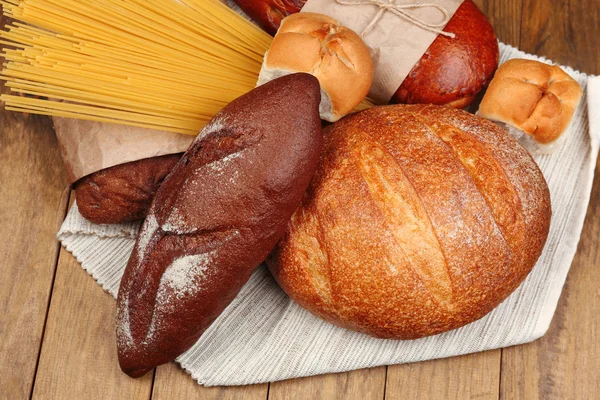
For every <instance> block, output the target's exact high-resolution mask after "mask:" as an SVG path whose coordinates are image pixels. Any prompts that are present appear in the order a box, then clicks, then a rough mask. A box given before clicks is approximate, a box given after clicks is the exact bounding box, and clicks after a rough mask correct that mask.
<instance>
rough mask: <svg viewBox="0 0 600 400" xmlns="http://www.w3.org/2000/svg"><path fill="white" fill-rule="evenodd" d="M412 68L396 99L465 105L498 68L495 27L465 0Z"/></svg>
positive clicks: (471, 2)
mask: <svg viewBox="0 0 600 400" xmlns="http://www.w3.org/2000/svg"><path fill="white" fill-rule="evenodd" d="M444 31H446V32H452V33H454V34H455V35H456V37H455V38H449V37H446V36H442V35H439V36H438V37H437V38H436V39H435V41H434V42H433V43H432V44H431V46H429V48H428V49H427V51H426V52H425V54H424V55H423V57H421V59H420V60H419V62H418V63H417V64H416V65H415V66H414V67H413V69H412V70H411V71H410V73H409V74H408V76H407V77H406V79H405V80H404V82H403V83H402V85H400V88H399V89H398V91H396V93H395V94H394V96H393V97H392V100H391V102H392V103H406V104H440V105H448V106H451V107H455V108H464V107H466V106H468V105H469V104H471V103H472V102H473V100H475V97H476V96H477V94H478V93H479V92H481V90H482V89H483V88H484V87H486V86H487V85H488V84H489V83H490V81H491V80H492V77H493V76H494V72H495V71H496V68H498V58H499V50H498V40H497V38H496V34H495V33H494V28H492V25H491V24H490V22H489V21H488V19H487V18H486V16H485V15H483V13H482V12H481V11H480V10H479V8H477V6H476V5H475V3H473V1H472V0H465V2H463V3H462V4H461V5H460V7H459V8H458V9H457V10H456V13H455V14H454V16H452V18H451V19H450V22H448V24H447V25H446V28H445V29H444Z"/></svg>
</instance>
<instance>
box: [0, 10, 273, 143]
mask: <svg viewBox="0 0 600 400" xmlns="http://www.w3.org/2000/svg"><path fill="white" fill-rule="evenodd" d="M0 3H1V4H2V6H3V12H4V15H5V16H7V17H9V18H11V19H12V20H13V21H14V22H13V23H12V24H10V25H9V26H7V30H5V31H2V32H1V33H0V38H1V40H0V42H1V43H2V44H4V45H8V46H10V47H9V48H5V49H4V52H3V56H4V57H5V63H4V68H3V70H2V79H3V80H5V81H6V86H8V87H9V88H10V90H11V92H12V93H11V94H6V95H2V96H1V100H2V101H3V102H4V103H5V106H6V109H7V110H13V111H23V112H29V113H36V114H44V115H53V116H62V117H69V118H77V119H86V120H92V121H101V122H114V123H119V124H126V125H133V126H141V127H147V128H153V129H160V130H165V131H171V132H179V133H188V134H194V135H195V134H196V133H197V132H198V131H199V130H200V129H201V128H202V126H203V125H204V124H205V123H206V122H207V121H208V120H209V119H210V118H211V117H212V116H213V115H214V114H216V113H217V112H218V111H219V110H220V109H221V108H223V107H224V106H225V105H226V104H227V103H229V102H230V101H231V100H233V99H235V98H237V97H239V96H240V95H242V94H244V93H246V92H248V91H250V90H251V89H252V88H254V87H255V85H256V79H257V76H258V73H259V71H260V68H261V63H262V58H263V54H264V53H265V51H266V50H267V49H268V48H269V46H270V44H271V37H270V36H269V35H268V34H267V33H265V32H263V31H262V30H260V29H259V28H258V27H256V26H255V25H253V24H252V23H250V22H249V21H247V20H245V19H244V18H242V17H241V16H239V15H238V14H236V13H235V12H234V11H232V10H231V9H229V8H228V7H227V6H226V5H224V4H222V3H220V2H219V1H218V0H177V1H176V0H101V1H98V0H6V1H1V2H0ZM57 100H59V101H57Z"/></svg>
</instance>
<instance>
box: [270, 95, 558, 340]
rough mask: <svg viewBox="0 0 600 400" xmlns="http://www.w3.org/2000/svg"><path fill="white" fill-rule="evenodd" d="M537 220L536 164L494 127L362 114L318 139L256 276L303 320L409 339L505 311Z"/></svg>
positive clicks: (541, 200) (545, 214) (457, 114)
mask: <svg viewBox="0 0 600 400" xmlns="http://www.w3.org/2000/svg"><path fill="white" fill-rule="evenodd" d="M550 215H551V209H550V196H549V192H548V188H547V185H546V183H545V180H544V178H543V176H542V174H541V172H540V171H539V169H538V167H537V165H536V164H535V162H534V161H533V160H532V158H531V157H530V156H529V154H528V153H527V151H525V149H523V148H522V147H521V146H519V145H518V143H517V142H516V141H515V140H514V139H513V138H511V137H510V136H508V135H507V134H506V132H504V131H503V130H502V129H501V128H499V127H498V126H497V125H495V124H493V123H491V122H489V121H485V120H483V119H481V118H478V117H475V116H473V115H470V114H468V113H466V112H463V111H459V110H454V109H451V108H447V107H438V106H424V105H415V106H402V105H397V106H386V107H375V108H372V109H369V110H366V111H363V112H360V113H358V114H353V115H351V116H349V117H347V118H345V119H343V120H341V121H340V122H338V123H336V124H334V125H331V126H330V127H329V128H327V130H326V133H325V150H324V153H323V155H322V157H321V162H320V166H319V168H318V170H317V173H316V175H315V177H314V179H313V182H312V183H311V186H310V187H309V190H308V192H307V194H306V197H305V199H304V201H303V205H302V206H301V207H300V208H299V209H298V210H297V212H296V213H295V214H294V216H293V217H292V220H291V221H290V223H289V225H288V230H287V233H286V234H285V236H284V237H283V239H282V240H281V241H280V242H279V244H278V246H277V247H276V249H275V251H274V252H273V253H272V255H271V257H270V259H269V267H270V268H271V271H272V272H273V274H274V276H275V278H276V279H277V281H278V282H279V284H280V285H281V287H282V288H283V289H284V290H285V291H286V292H287V293H288V294H289V295H290V297H292V299H294V300H295V301H296V302H298V303H299V304H300V305H301V306H303V307H304V308H306V309H308V310H309V311H311V312H313V313H314V314H316V315H318V316H320V317H322V318H324V319H326V320H328V321H330V322H332V323H335V324H337V325H340V326H342V327H346V328H349V329H353V330H357V331H360V332H364V333H367V334H370V335H373V336H376V337H384V338H394V339H413V338H418V337H423V336H428V335H434V334H438V333H441V332H444V331H447V330H450V329H455V328H458V327H460V326H463V325H465V324H467V323H470V322H472V321H475V320H477V319H479V318H481V317H483V316H484V315H485V314H487V313H488V312H490V311H491V310H492V309H493V308H494V307H496V306H497V305H498V304H499V303H500V302H501V301H502V300H504V299H505V298H506V297H507V296H508V295H509V294H510V293H511V292H512V291H513V290H515V289H516V288H517V286H518V285H519V284H520V283H521V282H522V281H523V280H524V279H525V277H526V276H527V274H528V273H529V271H530V270H531V268H532V267H533V265H534V264H535V262H536V260H537V259H538V257H539V255H540V253H541V251H542V248H543V246H544V243H545V240H546V237H547V235H548V229H549V225H550Z"/></svg>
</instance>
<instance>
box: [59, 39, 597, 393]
mask: <svg viewBox="0 0 600 400" xmlns="http://www.w3.org/2000/svg"><path fill="white" fill-rule="evenodd" d="M510 58H533V59H539V58H538V57H535V56H531V55H527V54H525V53H523V52H521V51H519V50H517V49H515V48H512V47H509V46H506V45H503V44H501V61H502V62H503V61H506V60H508V59H510ZM542 61H546V60H542ZM564 69H565V71H567V72H568V73H569V74H571V75H572V76H573V77H574V78H575V79H577V81H579V83H580V84H581V85H582V87H583V88H584V90H586V92H587V95H588V96H587V97H586V96H584V99H583V100H582V102H581V105H580V106H579V109H578V110H577V112H576V114H575V117H574V123H573V125H572V126H571V128H570V132H568V133H567V134H566V135H567V140H566V141H565V142H564V144H563V145H562V146H561V147H560V149H559V150H558V151H557V152H556V153H554V154H553V155H551V156H536V161H537V162H538V164H539V166H540V168H541V169H542V171H543V172H544V175H545V177H546V179H547V181H548V185H549V187H550V193H551V196H552V206H553V210H554V214H553V219H552V225H551V229H550V236H549V238H548V242H547V244H546V247H545V250H544V252H543V254H542V256H541V258H540V259H539V261H538V263H537V265H536V266H535V268H534V270H533V272H532V273H531V274H530V275H529V277H528V278H527V280H526V281H525V282H524V283H523V284H522V285H521V287H519V288H518V290H517V291H516V292H515V293H513V294H512V295H511V296H510V297H509V298H508V299H507V300H506V301H504V302H503V303H502V304H501V305H500V306H498V307H497V308H496V309H495V310H494V311H492V312H491V313H490V314H488V315H487V316H486V317H484V318H483V319H481V320H479V321H477V322H474V323H472V324H470V325H467V326H465V327H463V328H461V329H458V330H455V331H451V332H447V333H445V334H442V335H438V336H433V337H429V338H424V339H419V340H414V341H393V340H381V339H374V338H371V337H369V336H366V335H363V334H360V333H355V332H351V331H348V330H345V329H342V328H338V327H336V326H333V325H331V324H329V323H327V322H324V321H322V320H320V319H318V318H316V317H314V316H313V315H311V314H310V313H308V312H307V311H305V310H303V309H302V308H300V307H299V306H298V305H296V304H295V303H293V302H292V301H291V300H290V299H289V298H288V297H287V296H286V294H285V293H284V292H283V291H282V290H281V289H280V288H279V287H278V286H277V284H276V283H275V281H274V280H273V278H272V277H271V276H270V274H269V272H268V270H267V269H266V268H265V267H264V266H261V267H260V268H259V269H258V270H257V271H256V272H255V273H254V275H253V276H252V278H251V279H250V281H249V282H248V284H247V285H246V286H245V287H244V288H243V289H242V291H241V292H240V294H239V295H238V297H237V298H236V299H235V300H234V301H233V303H232V304H231V305H230V306H229V307H228V308H227V309H226V310H225V312H224V313H223V314H222V315H221V316H220V317H219V319H217V321H216V322H215V323H214V324H213V325H212V326H211V327H210V328H209V329H208V330H207V331H206V333H205V334H204V335H203V336H202V337H201V338H200V340H198V342H197V343H196V344H195V345H194V346H193V347H192V348H191V349H190V350H189V351H187V352H186V353H185V354H183V355H181V356H180V357H179V358H178V359H177V362H178V363H179V364H180V365H181V366H182V367H183V368H184V369H185V370H186V371H187V372H188V373H190V375H191V376H192V378H193V379H195V380H197V381H198V383H200V384H203V385H207V386H214V385H244V384H250V383H261V382H272V381H277V380H282V379H288V378H296V377H302V376H309V375H317V374H325V373H330V372H341V371H348V370H353V369H359V368H367V367H375V366H379V365H390V364H401V363H409V362H415V361H422V360H430V359H435V358H442V357H450V356H456V355H460V354H467V353H473V352H478V351H484V350H489V349H496V348H501V347H506V346H512V345H516V344H521V343H526V342H531V341H533V340H535V339H537V338H539V337H541V336H542V335H544V333H545V332H546V330H547V329H548V326H549V325H550V321H551V319H552V316H553V314H554V311H555V309H556V304H557V302H558V298H559V296H560V293H561V290H562V287H563V284H564V282H565V279H566V276H567V272H568V271H569V267H570V265H571V261H572V260H573V256H574V255H575V251H576V248H577V242H578V241H579V236H580V234H581V229H582V227H583V221H584V217H585V215H586V210H587V205H588V202H589V198H590V192H591V187H592V180H593V175H594V167H595V165H596V157H597V154H598V143H599V140H600V81H598V80H597V79H596V78H591V77H588V76H586V75H585V74H582V73H579V72H576V71H573V70H572V69H571V68H568V67H565V68H564ZM588 106H589V111H588ZM137 231H138V224H124V225H116V226H109V225H94V224H91V223H89V222H88V221H86V220H85V219H83V218H82V217H81V215H80V214H79V212H78V211H77V206H76V205H74V206H73V207H72V208H71V210H70V211H69V213H68V215H67V218H66V219H65V221H64V223H63V225H62V227H61V229H60V232H59V233H58V238H59V239H60V241H61V242H62V244H63V246H65V247H66V249H67V250H68V251H70V252H71V253H73V255H74V256H75V257H76V258H77V260H78V261H79V262H80V263H81V265H82V267H83V268H84V269H85V270H86V271H87V272H88V273H89V274H90V275H92V276H93V277H94V279H96V281H97V282H98V284H99V285H101V286H102V288H104V290H106V291H107V292H108V293H110V294H111V295H113V296H116V294H117V291H118V287H119V281H120V278H121V275H122V273H123V269H124V268H125V265H126V263H127V259H128V257H129V254H130V252H131V250H132V248H133V245H134V242H135V237H136V234H137Z"/></svg>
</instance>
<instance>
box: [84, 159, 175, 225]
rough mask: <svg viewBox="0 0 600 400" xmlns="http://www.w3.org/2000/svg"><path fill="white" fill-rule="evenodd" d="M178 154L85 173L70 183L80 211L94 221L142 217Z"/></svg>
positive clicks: (126, 219) (116, 221) (98, 222)
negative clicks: (72, 183) (73, 182)
mask: <svg viewBox="0 0 600 400" xmlns="http://www.w3.org/2000/svg"><path fill="white" fill-rule="evenodd" d="M181 154H182V153H178V154H169V155H165V156H158V157H150V158H144V159H142V160H138V161H132V162H129V163H125V164H120V165H116V166H114V167H110V168H106V169H103V170H100V171H98V172H94V173H93V174H90V175H87V176H84V177H83V178H81V179H80V180H78V181H77V182H76V183H75V184H74V186H73V189H74V190H75V198H76V199H77V208H78V209H79V212H80V213H81V215H82V216H83V217H84V218H86V219H87V220H89V221H91V222H94V223H96V224H121V223H123V222H129V221H135V220H139V219H144V218H145V217H146V214H147V213H148V209H149V208H150V203H151V202H152V199H153V198H154V195H155V194H156V191H157V190H158V187H159V186H160V184H161V183H162V181H163V179H165V177H166V176H167V175H168V174H169V172H171V170H172V169H173V167H174V166H175V164H177V161H179V159H180V158H181Z"/></svg>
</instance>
